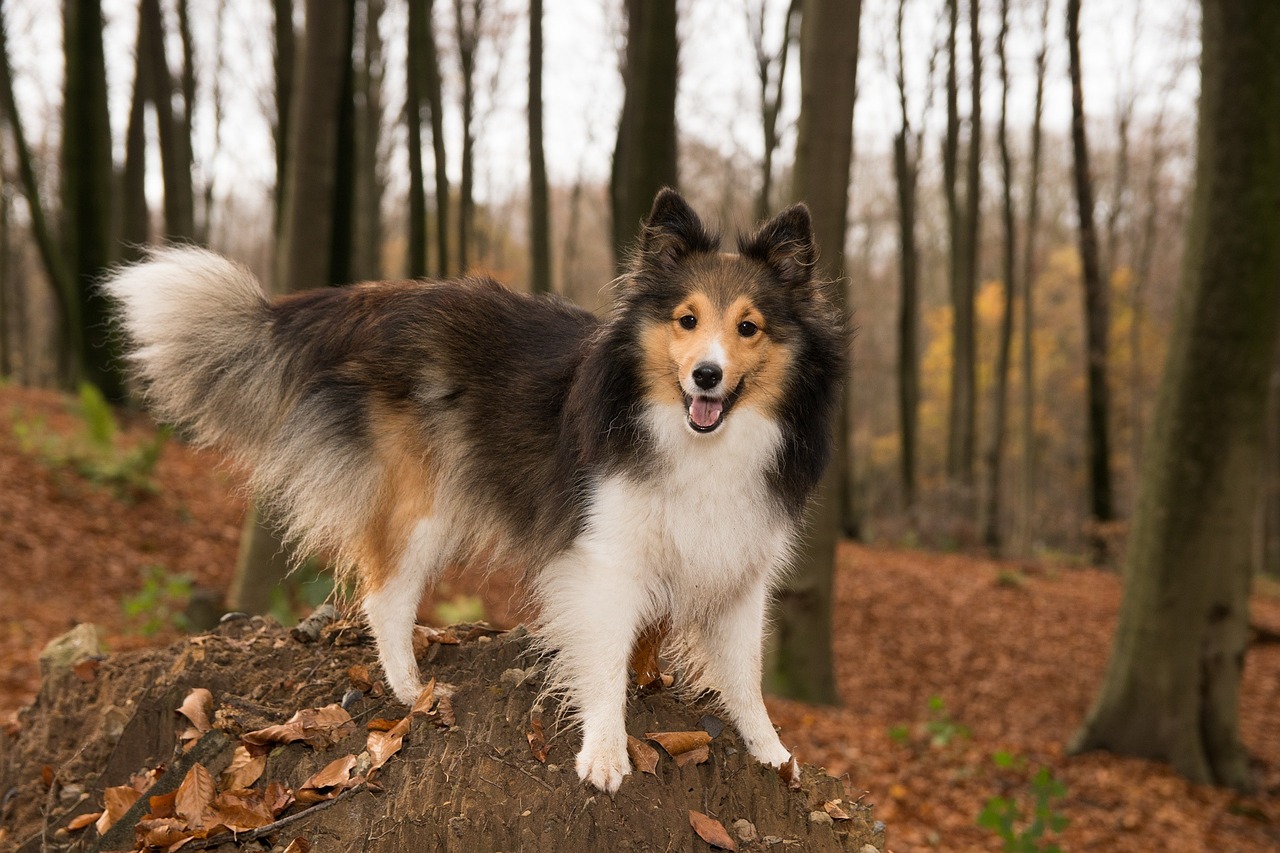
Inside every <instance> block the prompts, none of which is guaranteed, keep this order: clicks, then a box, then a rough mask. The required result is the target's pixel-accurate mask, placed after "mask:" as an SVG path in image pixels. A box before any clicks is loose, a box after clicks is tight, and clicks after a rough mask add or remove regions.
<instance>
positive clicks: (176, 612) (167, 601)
mask: <svg viewBox="0 0 1280 853" xmlns="http://www.w3.org/2000/svg"><path fill="white" fill-rule="evenodd" d="M192 586H193V584H192V581H191V578H190V577H189V576H187V575H182V574H172V573H170V572H168V571H166V570H165V569H164V567H163V566H147V567H146V568H145V569H143V576H142V588H141V589H139V590H138V591H137V592H136V593H134V594H133V595H131V596H129V597H128V598H125V599H124V600H123V601H121V602H120V607H121V609H122V610H124V615H125V617H126V618H127V619H128V620H129V621H130V623H132V624H133V626H134V628H135V629H136V630H137V631H138V632H139V633H141V634H142V635H143V636H146V637H152V636H155V635H156V634H158V633H159V632H160V631H162V630H164V629H165V628H177V629H178V630H180V631H185V630H187V628H188V627H189V626H190V623H189V622H188V620H187V616H186V614H185V613H184V612H183V611H184V610H185V609H186V606H187V602H188V601H190V600H191V592H192Z"/></svg>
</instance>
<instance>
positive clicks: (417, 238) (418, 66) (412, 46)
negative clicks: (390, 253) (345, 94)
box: [404, 0, 427, 278]
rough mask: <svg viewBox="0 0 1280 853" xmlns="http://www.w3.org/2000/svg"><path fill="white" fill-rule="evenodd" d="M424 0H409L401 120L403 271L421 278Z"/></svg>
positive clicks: (424, 234) (423, 251)
mask: <svg viewBox="0 0 1280 853" xmlns="http://www.w3.org/2000/svg"><path fill="white" fill-rule="evenodd" d="M426 5H427V4H426V3H425V2H424V0H409V23H408V27H407V35H408V46H409V50H408V57H407V59H406V69H405V75H406V80H405V103H404V112H405V116H404V117H405V124H406V125H407V127H408V129H409V229H408V230H409V258H408V263H407V264H406V270H405V272H406V274H407V275H408V276H409V278H423V277H425V276H426V274H427V189H426V186H425V183H424V181H425V180H426V177H425V174H424V171H423V168H422V107H423V102H422V84H423V79H424V71H423V53H424V51H423V49H422V44H421V42H422V36H423V35H424V33H425V29H426V26H425V24H424V22H423V20H422V18H423V15H424V14H425V13H426V10H425V6H426Z"/></svg>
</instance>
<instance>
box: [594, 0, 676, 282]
mask: <svg viewBox="0 0 1280 853" xmlns="http://www.w3.org/2000/svg"><path fill="white" fill-rule="evenodd" d="M626 6H627V55H626V67H625V69H624V70H623V74H622V79H623V83H624V85H625V87H626V95H625V97H624V98H623V102H622V116H621V117H620V118H619V120H618V139H617V142H616V144H615V145H614V148H613V173H612V176H611V178H610V182H609V199H610V205H611V209H612V213H613V257H614V268H615V269H616V270H617V271H618V272H622V271H623V269H625V267H626V261H627V253H628V251H629V249H630V247H631V244H632V242H633V241H634V240H635V238H636V232H637V229H638V228H639V227H640V223H641V222H642V221H643V220H644V218H645V216H646V215H647V214H648V212H649V208H650V206H651V205H652V203H653V197H654V196H655V195H657V193H658V190H660V189H662V188H663V187H674V186H676V184H677V183H678V181H679V175H678V172H677V168H676V77H677V61H676V56H677V52H678V43H677V40H676V3H675V0H626Z"/></svg>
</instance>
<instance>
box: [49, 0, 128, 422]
mask: <svg viewBox="0 0 1280 853" xmlns="http://www.w3.org/2000/svg"><path fill="white" fill-rule="evenodd" d="M102 31H103V27H102V7H101V2H100V0H80V2H69V3H64V4H63V41H64V59H65V65H64V69H65V76H64V78H63V84H64V90H63V123H62V126H63V127H64V128H75V131H74V132H67V133H64V134H63V135H62V158H61V173H62V220H63V221H62V239H63V244H64V246H65V251H66V256H67V258H68V259H69V261H70V267H71V271H72V275H73V278H74V281H75V290H76V299H77V303H78V308H79V315H78V319H79V327H78V328H76V329H74V330H73V334H76V335H78V336H79V339H80V346H79V353H80V365H79V376H80V377H81V378H83V379H85V380H87V381H89V382H92V383H93V384H94V385H96V386H98V388H99V389H100V390H101V391H102V393H103V394H104V395H105V396H106V397H107V398H108V399H110V400H120V399H123V398H124V392H125V384H124V373H123V364H122V360H121V359H120V358H119V352H118V350H119V342H118V340H117V339H116V337H115V336H114V335H112V334H111V331H110V306H109V304H108V303H107V298H106V295H105V294H104V293H103V292H102V290H101V289H100V288H98V287H97V280H98V278H99V277H101V275H102V274H103V272H104V271H105V270H106V269H107V267H109V266H110V265H111V263H112V262H113V261H114V260H115V258H116V253H115V251H114V249H115V245H114V242H113V239H112V238H113V236H114V235H113V234H112V233H111V232H112V225H111V223H112V220H113V217H112V214H113V212H114V211H113V205H114V196H115V194H114V192H113V187H112V184H113V178H114V166H113V164H112V161H111V123H110V117H109V113H108V110H107V72H106V63H105V61H104V59H103V49H102Z"/></svg>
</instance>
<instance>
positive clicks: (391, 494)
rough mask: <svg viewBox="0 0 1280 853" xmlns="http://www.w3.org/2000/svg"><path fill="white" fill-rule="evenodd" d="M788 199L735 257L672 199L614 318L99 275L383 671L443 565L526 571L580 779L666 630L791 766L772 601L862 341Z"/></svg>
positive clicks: (435, 284)
mask: <svg viewBox="0 0 1280 853" xmlns="http://www.w3.org/2000/svg"><path fill="white" fill-rule="evenodd" d="M816 260H817V248H816V246H815V243H814V238H813V231H812V224H811V221H810V215H809V211H808V209H807V208H806V207H805V206H804V205H802V204H798V205H795V206H793V207H790V208H788V209H787V210H785V211H783V212H781V213H779V214H778V215H777V216H775V217H773V218H772V219H770V220H768V221H767V222H765V223H764V224H762V225H761V226H760V227H758V228H757V229H756V230H755V231H754V232H752V233H750V234H747V235H745V236H742V237H740V238H739V240H738V252H737V253H736V254H732V253H725V252H721V251H720V247H719V238H718V237H716V236H715V235H713V234H712V233H710V232H709V231H708V230H707V228H706V227H705V226H704V224H703V223H702V221H701V220H700V219H699V218H698V216H697V214H696V213H694V211H693V210H692V209H691V208H690V206H689V205H688V204H687V203H686V202H685V200H684V199H683V198H682V197H681V196H680V195H679V194H678V193H676V192H675V191H673V190H670V189H667V190H663V191H662V192H661V193H659V195H658V196H657V198H656V199H655V201H654V204H653V208H652V210H651V212H650V214H649V216H648V218H647V220H646V221H645V223H644V224H643V226H642V228H641V231H640V234H639V238H638V240H637V244H636V248H635V250H634V253H633V257H632V259H631V261H630V263H629V267H628V269H627V271H626V272H625V273H624V274H623V275H621V276H620V277H619V279H618V281H617V282H615V288H616V300H615V302H614V304H613V306H612V310H611V311H610V312H609V314H608V316H607V317H606V318H604V319H597V318H596V317H595V316H593V315H592V314H590V313H589V312H587V311H585V310H582V309H580V308H577V307H574V306H572V305H570V304H569V303H567V302H565V301H562V300H559V299H556V298H548V297H532V296H525V295H519V294H516V293H514V292H512V291H509V290H507V289H505V288H503V287H502V286H501V285H499V284H497V283H496V282H494V281H492V280H489V279H485V278H463V279H460V280H454V281H394V282H377V283H364V284H356V285H352V286H349V287H340V288H338V287H326V288H320V289H316V290H311V291H307V292H302V293H297V294H292V295H287V296H282V297H279V298H276V299H270V298H268V297H267V296H266V295H265V294H264V292H263V289H262V287H261V285H260V284H259V283H258V281H257V280H256V279H255V278H254V276H253V275H252V274H251V273H250V272H249V271H248V270H246V269H245V268H243V267H241V266H239V265H237V264H235V263H233V262H232V261H229V260H227V259H225V258H223V257H221V256H219V255H217V254H214V253H212V252H208V251H205V250H202V249H197V248H189V247H170V248H160V249H156V250H154V251H152V252H151V253H150V255H149V257H148V258H147V259H145V260H144V261H143V262H141V263H139V264H136V265H134V266H130V267H126V268H123V269H121V270H119V271H117V272H115V273H114V274H113V276H112V277H110V278H109V279H108V280H107V281H106V282H105V284H104V286H105V289H106V292H107V293H108V294H109V296H110V297H111V298H113V299H114V301H115V304H116V307H117V309H118V311H117V314H118V318H119V322H120V325H121V327H122V329H123V332H124V333H125V336H126V338H127V347H126V349H127V357H128V359H129V360H130V362H131V365H132V367H133V368H134V370H135V373H136V377H137V379H138V380H139V382H140V386H141V388H142V389H143V391H144V394H145V396H146V399H147V401H148V403H149V405H150V406H151V407H152V409H153V411H154V413H155V414H156V415H157V416H158V417H159V418H161V419H163V420H166V421H169V422H172V423H175V424H180V425H183V426H185V427H186V428H187V429H188V430H190V432H191V434H192V435H193V437H194V438H195V439H196V440H197V441H199V442H201V443H204V444H210V445H216V446H220V447H222V448H224V449H227V450H229V451H230V452H231V453H232V454H234V455H235V456H236V457H238V458H239V459H240V460H241V461H242V462H243V463H245V464H246V467H247V468H248V469H249V470H250V471H251V479H250V485H251V488H252V489H253V490H254V492H255V493H256V494H258V495H259V496H260V497H261V499H262V500H263V501H264V502H265V504H266V505H267V507H268V511H269V512H270V513H272V514H273V516H274V517H275V518H277V519H280V520H281V523H282V525H283V526H284V529H285V531H286V532H287V533H288V534H289V535H290V536H291V537H292V538H293V539H295V540H296V541H297V543H298V546H299V550H300V551H302V552H306V553H316V552H320V553H326V554H328V555H331V556H332V559H334V560H335V561H336V564H337V565H338V567H339V568H340V569H341V568H346V569H348V570H351V571H353V572H354V574H355V576H356V577H357V578H358V581H359V587H358V588H359V594H360V596H361V603H362V608H363V611H364V613H365V615H366V616H367V618H368V622H369V625H370V626H371V629H372V632H373V634H374V636H375V638H376V640H377V647H378V655H379V659H380V662H381V665H382V668H383V670H384V672H385V673H386V678H387V682H388V684H389V685H390V688H391V690H392V692H393V693H394V694H395V696H396V698H397V699H399V700H400V701H401V702H405V703H412V702H413V700H414V698H415V697H416V696H417V695H418V693H419V691H420V689H421V687H422V683H421V681H420V676H419V671H418V665H417V661H416V660H415V658H414V653H413V644H412V634H413V627H414V621H415V617H416V612H417V609H418V603H419V600H420V598H421V595H422V592H423V590H424V587H425V585H426V584H429V583H431V582H433V581H434V580H435V579H436V578H437V577H438V576H439V575H440V573H441V571H442V570H443V568H444V567H445V566H446V564H449V563H453V562H458V563H463V564H469V565H481V564H495V563H500V564H504V565H510V564H516V565H519V566H523V567H524V569H525V571H526V578H527V579H528V586H529V588H530V593H531V596H532V599H533V601H534V602H535V603H536V604H537V605H538V608H537V609H538V612H539V613H540V616H539V617H538V619H537V621H536V624H535V636H536V637H537V641H538V643H540V646H541V648H542V649H544V650H545V651H547V652H548V655H547V660H548V683H549V684H551V685H553V686H554V687H555V688H557V689H559V690H560V691H562V694H563V696H564V698H565V700H566V704H567V707H568V708H569V709H570V713H571V714H572V715H573V717H574V719H575V720H576V721H577V722H578V723H580V725H581V730H582V747H581V750H580V751H579V752H578V754H577V759H576V768H577V772H578V775H579V777H580V778H581V779H582V780H584V781H586V782H589V783H590V784H591V785H594V786H595V787H596V788H598V789H600V790H602V791H605V792H609V793H613V792H614V791H616V790H617V789H618V786H619V785H620V784H621V782H622V780H623V777H624V776H626V775H627V774H628V773H629V772H630V769H631V765H630V761H629V759H628V756H627V733H626V729H625V717H626V702H627V685H628V661H629V657H630V655H631V652H632V649H633V647H634V646H635V645H636V643H637V640H638V638H639V637H640V636H641V635H642V633H643V632H645V631H646V630H648V629H650V628H652V627H653V626H655V625H660V624H661V625H663V626H664V627H665V628H666V629H669V636H670V642H671V646H670V649H671V650H672V652H673V656H674V659H676V660H677V661H678V662H679V663H680V664H681V666H682V668H683V669H684V671H686V672H687V673H689V674H690V678H691V679H692V682H693V683H692V686H693V687H695V688H696V689H698V690H700V691H701V690H704V689H706V690H710V691H713V692H714V694H715V695H717V696H718V698H719V701H720V702H721V703H722V707H723V709H724V711H725V713H726V714H727V716H728V717H729V719H730V720H731V721H732V723H733V724H734V725H735V726H736V727H737V729H738V731H739V732H740V733H741V735H742V737H743V740H744V741H745V743H746V745H747V748H748V749H749V750H750V752H751V754H752V755H753V756H754V757H755V758H756V759H757V760H759V761H761V762H763V763H764V764H768V765H772V766H775V767H780V766H782V765H783V764H785V763H787V762H789V761H790V760H791V757H790V753H789V752H788V750H787V749H786V748H785V747H784V746H783V744H782V742H781V740H780V739H779V737H778V734H777V732H776V731H775V729H774V727H773V725H772V723H771V722H770V720H769V716H768V713H767V711H766V709H765V706H764V702H763V699H762V696H761V687H760V681H761V654H762V643H763V638H764V633H765V620H766V606H767V603H768V600H769V597H770V592H771V588H772V587H773V585H775V584H776V583H777V582H778V581H779V579H780V578H781V577H782V576H783V574H784V572H785V571H786V567H787V563H788V559H789V555H790V553H791V550H792V548H793V546H794V545H795V544H796V540H797V536H798V531H799V529H800V526H801V522H802V520H803V517H804V514H805V511H806V505H807V503H808V502H809V499H810V497H811V495H812V494H813V492H814V491H815V488H816V486H817V484H818V482H819V480H820V478H821V476H822V472H823V469H824V467H825V465H826V464H827V461H828V458H829V457H830V455H831V450H832V440H833V439H832V435H831V430H832V423H833V420H834V415H835V412H836V407H837V401H838V396H839V389H840V385H841V381H842V378H843V375H844V372H845V362H846V354H847V350H848V342H847V332H846V327H845V320H844V317H843V315H842V314H841V313H840V312H839V311H838V310H837V309H836V308H835V307H834V302H833V300H832V299H831V297H830V294H828V293H827V287H828V284H827V283H826V282H823V281H820V280H818V279H817V278H816V277H815V269H816Z"/></svg>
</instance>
